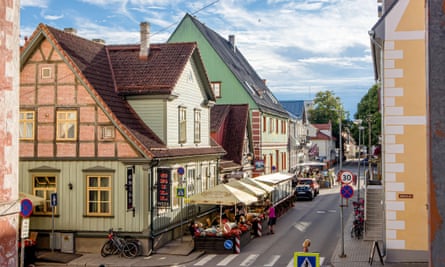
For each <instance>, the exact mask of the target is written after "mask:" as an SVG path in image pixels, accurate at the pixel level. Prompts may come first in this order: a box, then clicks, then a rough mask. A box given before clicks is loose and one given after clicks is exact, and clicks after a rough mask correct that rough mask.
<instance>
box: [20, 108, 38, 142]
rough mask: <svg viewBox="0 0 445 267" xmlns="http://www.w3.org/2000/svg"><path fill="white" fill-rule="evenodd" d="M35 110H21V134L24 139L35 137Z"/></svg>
mask: <svg viewBox="0 0 445 267" xmlns="http://www.w3.org/2000/svg"><path fill="white" fill-rule="evenodd" d="M34 117H35V112H34V111H20V128H19V135H20V139H22V140H33V139H34V125H35V119H34Z"/></svg>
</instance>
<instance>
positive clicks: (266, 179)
mask: <svg viewBox="0 0 445 267" xmlns="http://www.w3.org/2000/svg"><path fill="white" fill-rule="evenodd" d="M294 176H295V174H293V173H288V172H286V173H271V174H266V175H261V176H258V177H255V178H254V179H255V180H257V181H260V182H263V183H267V184H269V185H276V184H279V183H281V182H284V181H287V180H290V179H293V178H294Z"/></svg>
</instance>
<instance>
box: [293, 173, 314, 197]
mask: <svg viewBox="0 0 445 267" xmlns="http://www.w3.org/2000/svg"><path fill="white" fill-rule="evenodd" d="M319 193H320V185H319V184H318V182H317V180H316V179H315V178H298V180H297V186H296V187H295V197H296V199H309V200H312V199H313V198H314V197H316V196H317V195H318V194H319Z"/></svg>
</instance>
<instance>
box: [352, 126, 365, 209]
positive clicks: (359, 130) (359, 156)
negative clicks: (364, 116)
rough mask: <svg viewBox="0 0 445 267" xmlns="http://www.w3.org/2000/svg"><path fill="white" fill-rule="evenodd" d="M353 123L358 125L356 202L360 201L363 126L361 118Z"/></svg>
mask: <svg viewBox="0 0 445 267" xmlns="http://www.w3.org/2000/svg"><path fill="white" fill-rule="evenodd" d="M354 124H356V125H358V169H357V202H360V165H361V140H360V137H361V132H362V130H363V129H365V127H363V126H361V125H360V124H362V120H361V119H358V120H355V121H354Z"/></svg>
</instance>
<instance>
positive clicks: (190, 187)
mask: <svg viewBox="0 0 445 267" xmlns="http://www.w3.org/2000/svg"><path fill="white" fill-rule="evenodd" d="M194 194H196V192H195V169H188V170H187V196H192V195H194Z"/></svg>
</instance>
